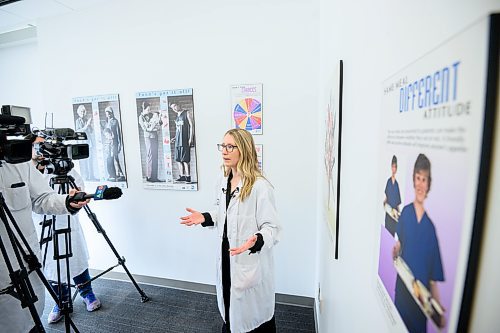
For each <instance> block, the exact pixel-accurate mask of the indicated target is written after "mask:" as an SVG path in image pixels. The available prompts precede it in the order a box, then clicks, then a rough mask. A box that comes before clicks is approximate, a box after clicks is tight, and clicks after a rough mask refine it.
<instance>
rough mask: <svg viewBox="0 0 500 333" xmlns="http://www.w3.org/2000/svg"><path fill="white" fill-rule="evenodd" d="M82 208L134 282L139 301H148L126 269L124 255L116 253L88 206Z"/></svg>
mask: <svg viewBox="0 0 500 333" xmlns="http://www.w3.org/2000/svg"><path fill="white" fill-rule="evenodd" d="M83 208H84V209H85V211H86V212H87V215H88V217H89V219H90V220H91V221H92V223H93V224H94V226H95V227H96V229H97V231H98V232H99V233H100V234H102V236H103V237H104V239H105V240H106V243H108V245H109V247H110V248H111V251H112V252H113V254H114V255H115V256H116V258H117V259H118V264H120V265H121V266H122V267H123V269H124V270H125V273H127V275H128V277H129V279H130V281H131V282H132V283H133V284H134V287H135V289H137V291H138V292H139V294H140V295H141V302H142V303H145V302H147V301H149V297H148V296H147V295H146V293H145V292H144V291H143V290H142V289H141V288H140V287H139V285H138V284H137V282H136V281H135V279H134V277H133V276H132V274H130V271H129V270H128V268H127V266H126V265H125V258H124V257H120V254H118V251H116V249H115V247H114V246H113V243H111V240H110V239H109V237H108V235H107V234H106V231H105V230H104V228H103V227H102V225H101V224H100V223H99V221H98V220H97V216H96V215H95V214H94V213H93V212H92V211H91V210H90V208H89V207H88V206H84V207H83Z"/></svg>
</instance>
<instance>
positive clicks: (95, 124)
mask: <svg viewBox="0 0 500 333" xmlns="http://www.w3.org/2000/svg"><path fill="white" fill-rule="evenodd" d="M73 116H74V119H75V131H76V132H85V133H86V134H87V141H86V143H88V145H89V158H87V159H82V160H79V161H78V162H79V165H80V174H81V176H82V178H83V179H84V180H85V182H96V183H99V184H103V183H104V184H108V185H110V186H117V187H121V188H126V187H127V170H126V166H125V150H124V147H123V133H122V130H121V128H122V126H121V112H120V99H119V96H118V94H110V95H99V96H86V97H76V98H73Z"/></svg>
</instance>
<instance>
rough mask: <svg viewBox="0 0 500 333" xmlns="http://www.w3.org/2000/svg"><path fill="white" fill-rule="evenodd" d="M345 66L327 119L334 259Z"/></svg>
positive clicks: (328, 212)
mask: <svg viewBox="0 0 500 333" xmlns="http://www.w3.org/2000/svg"><path fill="white" fill-rule="evenodd" d="M343 64H344V63H343V61H342V60H339V63H338V64H337V66H336V68H335V73H334V75H333V78H332V79H331V82H330V84H329V85H328V91H327V103H326V116H325V146H324V149H325V150H324V167H325V181H324V184H325V186H324V187H325V188H324V202H325V207H324V214H325V219H326V223H327V224H328V230H329V231H330V239H331V240H332V242H333V245H334V253H333V257H334V258H335V259H338V258H339V227H340V211H339V208H340V156H341V141H342V140H341V139H342V89H343V84H342V82H343V75H344V66H343Z"/></svg>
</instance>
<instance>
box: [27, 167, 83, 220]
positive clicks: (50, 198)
mask: <svg viewBox="0 0 500 333" xmlns="http://www.w3.org/2000/svg"><path fill="white" fill-rule="evenodd" d="M19 167H21V168H28V170H27V174H28V175H29V179H27V184H28V186H29V194H30V198H31V206H32V210H33V211H34V212H35V213H38V214H47V215H65V214H68V213H71V214H75V213H77V212H78V210H79V209H80V208H81V207H83V206H84V205H85V204H86V202H83V203H69V202H68V201H67V197H68V196H67V195H61V194H57V193H56V192H54V190H52V188H50V186H49V185H48V183H47V180H46V179H45V178H44V177H43V175H42V174H41V173H40V172H39V171H38V170H36V168H35V166H34V165H33V164H32V163H31V162H26V163H23V164H22V165H21V164H20V165H19Z"/></svg>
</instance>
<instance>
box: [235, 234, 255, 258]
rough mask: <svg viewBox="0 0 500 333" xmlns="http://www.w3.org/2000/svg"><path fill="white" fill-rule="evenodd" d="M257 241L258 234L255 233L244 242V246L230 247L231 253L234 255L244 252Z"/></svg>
mask: <svg viewBox="0 0 500 333" xmlns="http://www.w3.org/2000/svg"><path fill="white" fill-rule="evenodd" d="M256 242H257V236H255V235H253V236H251V237H250V238H248V239H247V241H246V242H245V244H243V245H242V246H240V247H233V248H232V249H229V253H230V254H231V255H232V256H235V255H237V254H240V253H243V252H245V251H247V250H248V249H250V248H251V247H252V246H254V245H255V243H256Z"/></svg>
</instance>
